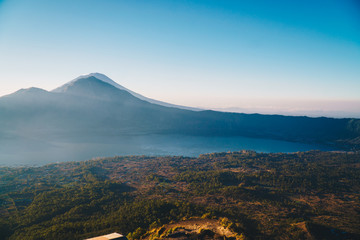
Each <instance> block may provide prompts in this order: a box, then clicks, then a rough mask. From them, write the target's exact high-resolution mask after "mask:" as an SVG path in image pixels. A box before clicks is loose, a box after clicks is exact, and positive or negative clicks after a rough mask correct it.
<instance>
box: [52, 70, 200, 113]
mask: <svg viewBox="0 0 360 240" xmlns="http://www.w3.org/2000/svg"><path fill="white" fill-rule="evenodd" d="M89 77H95V78H97V79H99V80H101V81H103V82H105V83H108V84H110V85H112V86H114V87H116V88H118V89H120V90H124V91H127V92H128V93H130V94H131V95H133V96H134V97H137V98H139V99H141V100H144V101H147V102H149V103H154V104H158V105H161V106H165V107H175V108H180V109H187V110H193V111H201V110H202V109H199V108H192V107H186V106H180V105H175V104H170V103H166V102H162V101H158V100H155V99H151V98H147V97H144V96H142V95H140V94H138V93H136V92H133V91H131V90H129V89H127V88H125V87H123V86H121V85H120V84H118V83H116V82H114V81H113V80H112V79H110V78H108V77H107V76H106V75H104V74H101V73H90V74H87V75H82V76H80V77H77V78H75V79H74V80H72V81H70V82H68V83H66V84H64V85H62V86H60V87H58V88H56V89H54V90H53V91H52V92H64V91H66V89H67V88H69V87H70V86H71V85H72V84H74V83H75V82H77V81H78V80H80V79H87V78H89Z"/></svg>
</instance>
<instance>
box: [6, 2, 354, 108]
mask: <svg viewBox="0 0 360 240" xmlns="http://www.w3.org/2000/svg"><path fill="white" fill-rule="evenodd" d="M90 72H101V73H104V74H106V75H107V76H109V77H110V78H112V79H113V80H115V81H116V82H118V83H119V84H121V85H123V86H125V87H127V88H129V89H131V90H133V91H135V92H138V93H140V94H142V95H145V96H147V97H151V98H155V99H159V100H163V101H168V102H171V103H176V104H182V105H189V106H200V107H214V108H227V107H235V108H236V107H237V108H247V109H249V108H253V109H258V110H259V111H261V109H265V108H266V109H270V110H271V109H273V110H274V111H276V110H283V111H285V110H288V111H297V110H298V111H300V110H301V111H305V110H308V111H318V110H319V111H348V112H349V111H352V112H356V111H357V112H360V110H359V109H360V3H359V1H356V0H327V1H314V0H313V1H308V0H302V1H285V0H284V1H277V0H274V1H212V0H208V1H181V0H178V1H171V0H163V1H156V0H155V1H134V0H129V1H126V0H123V1H119V0H102V1H100V0H98V1H95V0H76V1H69V0H63V1H45V0H3V1H1V0H0V95H5V94H8V93H11V92H14V91H16V90H17V89H19V88H26V87H31V86H36V87H40V88H44V89H47V90H51V89H54V88H56V87H57V86H59V85H61V84H63V83H65V82H67V81H69V80H71V79H73V78H75V77H77V76H79V75H81V74H86V73H90ZM359 114H360V113H359Z"/></svg>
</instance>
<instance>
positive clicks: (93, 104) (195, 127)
mask: <svg viewBox="0 0 360 240" xmlns="http://www.w3.org/2000/svg"><path fill="white" fill-rule="evenodd" d="M96 75H97V74H92V75H89V76H82V77H79V78H77V79H75V80H73V81H71V82H69V83H67V84H65V85H63V86H62V87H60V88H57V89H55V90H53V91H50V92H48V91H45V90H42V89H38V88H29V89H21V90H19V91H17V92H15V93H13V94H10V95H7V96H4V97H1V98H0V152H1V151H6V150H7V149H3V150H1V149H2V148H1V147H3V148H5V147H4V146H7V145H6V144H7V143H8V142H9V141H12V145H11V146H12V147H13V148H14V149H17V148H16V147H17V146H20V145H19V143H20V142H21V143H22V144H23V145H21V146H25V147H26V148H29V151H31V150H32V147H29V146H32V144H35V143H37V144H38V146H40V148H41V146H46V145H48V144H52V143H53V142H54V141H56V142H57V143H61V144H67V143H71V142H74V141H76V142H78V143H79V142H80V143H81V144H87V143H88V142H91V143H96V144H97V143H99V142H100V143H101V142H103V141H105V140H106V139H108V138H109V137H111V136H140V135H148V134H162V135H169V134H181V135H186V136H204V137H214V136H222V137H228V136H245V137H254V138H267V139H278V140H286V141H293V142H302V143H320V144H326V145H331V146H336V147H339V148H341V149H346V150H349V149H359V146H360V120H359V119H332V118H309V117H289V116H281V115H260V114H243V113H226V112H216V111H192V110H186V109H180V108H176V107H174V106H173V105H172V106H171V107H167V106H164V104H156V103H154V102H150V101H148V99H145V100H144V99H143V98H139V97H137V96H136V94H134V93H133V92H131V91H130V90H128V89H126V88H123V87H121V86H120V87H119V86H117V84H116V83H115V82H113V81H111V80H108V79H106V81H103V80H102V79H99V78H97V77H96ZM101 76H104V75H100V77H101ZM101 78H103V79H105V78H104V77H101ZM121 88H122V89H121ZM154 101H155V100H154ZM155 102H156V101H155ZM99 139H102V140H99ZM104 139H105V140H104ZM57 146H58V145H51V146H48V147H49V148H51V147H53V148H56V147H57ZM95 147H96V145H95ZM16 151H18V150H16ZM0 160H1V159H0Z"/></svg>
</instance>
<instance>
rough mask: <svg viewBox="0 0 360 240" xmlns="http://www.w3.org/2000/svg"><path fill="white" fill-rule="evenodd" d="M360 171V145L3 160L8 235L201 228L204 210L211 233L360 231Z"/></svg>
mask: <svg viewBox="0 0 360 240" xmlns="http://www.w3.org/2000/svg"><path fill="white" fill-rule="evenodd" d="M359 176H360V155H359V153H340V152H317V151H312V152H299V153H292V154H282V153H278V154H265V153H256V152H252V151H241V152H232V153H213V154H205V155H201V156H199V157H198V158H185V157H175V156H174V157H147V156H126V157H113V158H102V159H96V160H91V161H86V162H68V163H61V164H50V165H46V166H42V167H21V168H20V167H18V168H8V167H7V168H4V167H3V168H0V184H1V187H0V216H1V217H0V233H1V235H0V239H9V240H14V239H23V236H27V239H29V240H31V239H54V240H56V239H84V238H86V237H91V236H98V235H103V234H107V233H110V232H118V233H121V234H125V235H127V236H128V238H132V239H139V238H140V237H141V236H143V237H150V236H152V235H154V236H155V235H158V236H157V237H163V238H164V239H166V237H169V236H168V235H164V233H165V230H166V231H168V230H169V231H170V229H172V230H171V231H172V232H174V233H175V232H176V231H175V230H174V228H176V227H183V228H184V229H188V230H189V231H187V230H184V231H185V232H186V233H189V236H190V235H193V236H199V234H200V235H201V232H200V229H198V228H196V229H195V228H194V227H193V228H191V226H190V225H191V224H190V223H189V222H186V221H188V220H191V219H199V218H201V219H203V220H199V223H200V222H201V225H202V226H203V229H204V230H206V229H207V230H210V231H205V232H202V233H203V234H204V235H203V237H204V239H205V237H206V236H209V235H212V234H214V236H215V235H216V236H220V237H221V236H222V237H224V231H225V230H224V229H227V230H226V231H225V232H227V234H225V235H226V237H228V238H229V239H230V238H231V237H233V236H232V235H231V234H234V235H236V236H238V237H240V236H242V237H243V238H245V239H337V240H338V239H359V237H360V231H359V229H360V225H359V224H360V222H359V219H360V216H359V213H360V201H359V198H360V195H359V192H360V188H359V186H360V178H359ZM194 217H195V218H194ZM181 221H185V222H181ZM191 221H195V220H191ZM191 221H190V222H191ZM216 222H218V223H220V224H221V226H223V227H224V229H223V230H222V231H223V233H222V234H221V232H216V231H215V230H214V226H215V225H216V224H217V223H216ZM168 224H170V225H168ZM205 225H208V227H205ZM216 226H218V225H216ZM161 229H163V230H161ZM221 229H222V228H221ZM160 230H161V231H160ZM204 230H203V231H204ZM177 231H178V232H180V233H179V234H178V236H184V231H183V230H181V229H180V228H178V229H177ZM181 232H182V233H181ZM167 233H169V232H167Z"/></svg>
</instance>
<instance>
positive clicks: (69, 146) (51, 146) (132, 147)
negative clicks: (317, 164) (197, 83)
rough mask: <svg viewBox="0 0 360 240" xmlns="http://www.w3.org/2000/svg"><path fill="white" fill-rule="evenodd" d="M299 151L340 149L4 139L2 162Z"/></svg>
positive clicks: (178, 138) (209, 141)
mask: <svg viewBox="0 0 360 240" xmlns="http://www.w3.org/2000/svg"><path fill="white" fill-rule="evenodd" d="M243 149H246V150H254V151H257V152H267V153H269V152H297V151H309V150H322V151H330V150H336V149H333V148H330V147H327V146H322V145H314V144H303V143H294V142H287V141H278V140H270V139H260V138H247V137H198V136H182V135H170V136H169V135H146V136H127V137H116V136H106V137H105V136H103V137H96V139H72V140H71V141H69V140H67V141H59V140H57V141H52V140H46V141H44V140H39V139H24V138H21V139H18V138H17V139H0V165H2V166H19V165H44V164H48V163H55V162H64V161H82V160H88V159H92V158H96V157H109V156H115V155H151V156H164V155H171V156H174V155H182V156H189V157H196V156H198V155H199V154H203V153H211V152H227V151H240V150H243Z"/></svg>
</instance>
